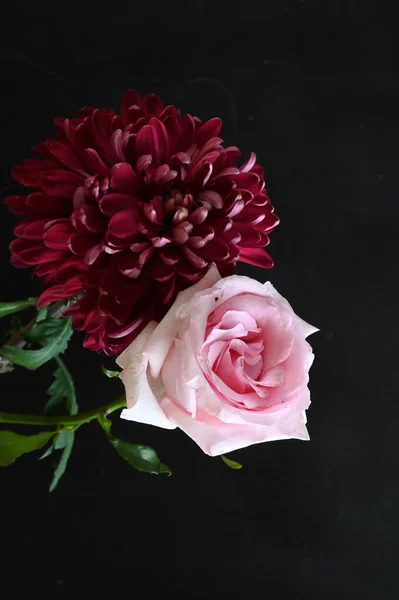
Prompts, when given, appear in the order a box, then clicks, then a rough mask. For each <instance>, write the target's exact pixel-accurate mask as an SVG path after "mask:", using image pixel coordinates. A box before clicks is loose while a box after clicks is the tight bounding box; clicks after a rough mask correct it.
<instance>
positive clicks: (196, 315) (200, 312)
mask: <svg viewBox="0 0 399 600" xmlns="http://www.w3.org/2000/svg"><path fill="white" fill-rule="evenodd" d="M315 331H317V329H316V328H315V327H312V326H311V325H308V324H307V323H305V322H304V321H302V319H300V318H299V317H298V316H297V315H296V314H295V313H294V311H293V310H292V308H291V306H290V305H289V304H288V302H287V301H286V300H285V299H284V298H283V297H282V296H280V294H279V293H278V292H277V291H276V290H275V289H274V287H273V286H272V285H271V284H270V283H269V282H267V283H265V284H261V283H259V282H258V281H255V280H253V279H250V278H248V277H240V276H237V275H233V276H231V277H226V278H225V279H220V275H219V273H218V271H217V269H216V267H211V269H210V270H209V271H208V273H207V275H206V276H205V277H204V278H203V279H201V280H200V281H199V282H198V283H197V284H196V285H194V286H192V287H191V288H189V289H187V290H185V291H183V292H181V293H180V294H179V295H178V297H177V298H176V301H175V303H174V304H173V306H172V307H171V309H170V310H169V312H168V313H167V315H166V316H165V317H164V318H163V319H162V321H161V322H160V323H159V324H157V323H155V322H151V323H150V324H149V325H148V326H147V327H146V328H145V329H144V330H143V331H142V333H141V334H140V335H139V336H138V337H137V338H136V339H135V341H134V342H133V343H132V344H131V345H130V346H129V347H128V348H127V349H126V350H125V351H124V352H123V353H122V354H121V355H120V356H119V357H118V359H117V362H118V364H119V365H120V366H121V367H122V368H123V372H122V373H121V379H122V381H123V383H124V385H125V388H126V395H127V406H128V408H127V409H125V410H124V411H123V413H122V418H124V419H128V420H131V421H139V422H141V423H149V424H152V425H157V426H158V427H165V428H168V429H173V428H175V427H180V429H182V430H183V431H185V432H186V433H187V435H189V436H190V437H191V438H192V439H193V440H194V441H195V442H196V443H197V444H198V445H199V446H200V447H201V448H202V450H203V451H204V452H206V453H207V454H210V455H211V456H216V455H219V454H224V453H225V452H229V451H231V450H235V449H237V448H243V447H245V446H249V445H251V444H256V443H259V442H266V441H272V440H279V439H289V438H297V439H302V440H307V439H309V435H308V432H307V429H306V426H305V424H306V414H305V410H306V409H307V408H308V406H309V404H310V397H309V389H308V387H307V383H308V379H309V376H308V372H309V368H310V366H311V364H312V361H313V354H312V349H311V347H310V346H309V344H308V343H307V342H306V340H305V338H306V337H307V336H308V335H310V334H311V333H314V332H315Z"/></svg>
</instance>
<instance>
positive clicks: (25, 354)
mask: <svg viewBox="0 0 399 600" xmlns="http://www.w3.org/2000/svg"><path fill="white" fill-rule="evenodd" d="M49 321H56V322H57V321H59V322H60V324H59V325H57V326H55V325H54V324H53V323H51V325H50V324H49V325H46V326H45V327H44V325H45V324H47V323H49ZM42 326H43V328H42V329H41V330H40V335H41V336H43V337H40V338H38V339H40V340H44V345H43V347H42V348H41V349H40V350H20V349H18V348H15V347H14V346H4V355H5V357H6V358H7V359H8V360H9V361H10V362H12V363H13V364H15V365H20V366H21V367H25V368H26V369H30V370H31V371H34V370H36V369H38V368H39V367H41V366H42V365H44V364H45V363H46V362H48V361H49V360H51V359H52V358H55V356H57V355H58V354H61V353H62V352H65V350H66V347H67V345H68V341H69V338H70V337H71V335H72V331H73V330H72V320H71V318H70V317H68V318H61V319H48V320H46V321H43V322H42V323H40V324H39V325H37V326H36V327H37V328H39V327H42ZM50 329H52V333H50ZM36 332H37V330H36Z"/></svg>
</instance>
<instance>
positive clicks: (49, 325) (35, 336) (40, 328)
mask: <svg viewBox="0 0 399 600" xmlns="http://www.w3.org/2000/svg"><path fill="white" fill-rule="evenodd" d="M38 318H39V321H38V320H37V319H38ZM63 326H64V319H63V318H52V317H49V318H48V319H47V318H43V315H40V314H38V317H37V318H36V320H35V324H34V325H32V327H30V328H29V330H28V331H27V332H26V334H25V335H24V340H26V341H27V342H30V343H31V344H41V345H44V344H48V343H49V342H50V341H51V340H52V339H53V338H54V336H56V335H58V333H59V331H60V330H61V329H62V327H63Z"/></svg>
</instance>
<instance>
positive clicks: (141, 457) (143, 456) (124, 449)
mask: <svg viewBox="0 0 399 600" xmlns="http://www.w3.org/2000/svg"><path fill="white" fill-rule="evenodd" d="M109 441H110V442H111V444H112V445H113V447H114V448H115V450H116V451H117V453H118V454H119V456H121V457H122V458H124V459H125V460H127V462H128V463H129V464H130V465H132V467H134V468H135V469H137V470H138V471H144V472H146V473H154V474H157V475H158V474H159V473H166V474H168V475H171V473H172V472H171V470H170V469H169V467H167V466H166V465H164V464H163V463H162V462H161V461H160V460H159V458H158V456H157V454H156V452H155V450H153V449H152V448H150V447H149V446H141V445H140V444H130V443H129V442H125V441H123V440H119V439H118V438H110V439H109Z"/></svg>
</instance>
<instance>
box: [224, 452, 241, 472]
mask: <svg viewBox="0 0 399 600" xmlns="http://www.w3.org/2000/svg"><path fill="white" fill-rule="evenodd" d="M221 459H222V461H223V462H224V463H225V464H226V465H227V466H228V467H230V469H235V470H238V469H242V464H240V463H239V462H236V461H235V460H231V458H227V456H224V454H222V455H221Z"/></svg>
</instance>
